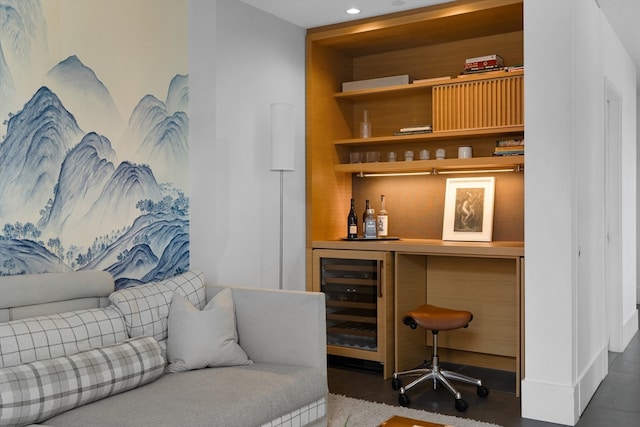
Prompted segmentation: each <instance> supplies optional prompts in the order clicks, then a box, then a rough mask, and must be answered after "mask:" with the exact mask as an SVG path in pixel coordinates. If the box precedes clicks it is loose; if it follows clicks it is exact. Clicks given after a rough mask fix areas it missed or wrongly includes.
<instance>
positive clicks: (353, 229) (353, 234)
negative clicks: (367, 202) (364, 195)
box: [347, 199, 358, 240]
mask: <svg viewBox="0 0 640 427" xmlns="http://www.w3.org/2000/svg"><path fill="white" fill-rule="evenodd" d="M357 238H358V216H357V215H356V202H355V200H353V199H351V210H349V216H348V217H347V239H349V240H355V239H357Z"/></svg>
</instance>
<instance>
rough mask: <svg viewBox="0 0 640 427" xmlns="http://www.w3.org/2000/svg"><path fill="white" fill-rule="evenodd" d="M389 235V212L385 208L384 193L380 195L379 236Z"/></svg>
mask: <svg viewBox="0 0 640 427" xmlns="http://www.w3.org/2000/svg"><path fill="white" fill-rule="evenodd" d="M388 235H389V214H388V213H387V210H386V209H385V208H384V194H383V195H381V196H380V213H379V214H378V237H387V236H388Z"/></svg>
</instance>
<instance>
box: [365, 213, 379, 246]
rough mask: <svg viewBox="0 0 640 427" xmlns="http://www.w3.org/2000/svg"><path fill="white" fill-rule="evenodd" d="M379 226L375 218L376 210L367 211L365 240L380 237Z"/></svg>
mask: <svg viewBox="0 0 640 427" xmlns="http://www.w3.org/2000/svg"><path fill="white" fill-rule="evenodd" d="M377 228H378V225H377V224H376V218H375V209H371V208H369V209H367V212H366V216H365V219H364V232H363V235H364V238H365V239H375V238H376V237H378V230H377Z"/></svg>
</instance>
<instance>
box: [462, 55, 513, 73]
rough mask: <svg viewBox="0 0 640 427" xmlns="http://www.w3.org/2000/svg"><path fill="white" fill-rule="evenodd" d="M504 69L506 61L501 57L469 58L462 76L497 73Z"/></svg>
mask: <svg viewBox="0 0 640 427" xmlns="http://www.w3.org/2000/svg"><path fill="white" fill-rule="evenodd" d="M503 68H504V59H502V57H501V56H500V55H486V56H478V57H476V58H467V59H466V60H465V62H464V71H463V72H462V74H473V73H485V72H487V71H497V70H501V69H503Z"/></svg>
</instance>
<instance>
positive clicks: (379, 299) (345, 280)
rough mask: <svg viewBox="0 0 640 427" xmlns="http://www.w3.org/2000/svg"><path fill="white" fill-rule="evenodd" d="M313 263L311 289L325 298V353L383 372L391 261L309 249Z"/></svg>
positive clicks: (388, 340) (388, 349)
mask: <svg viewBox="0 0 640 427" xmlns="http://www.w3.org/2000/svg"><path fill="white" fill-rule="evenodd" d="M314 264H315V267H316V271H317V274H316V275H315V276H316V280H315V282H316V285H315V286H314V290H317V291H320V292H323V293H324V294H325V301H326V311H327V352H328V353H329V354H334V355H339V356H347V357H353V358H357V359H364V360H373V361H379V362H381V363H383V364H385V367H386V366H387V365H388V364H389V363H390V360H389V357H391V355H392V350H393V339H392V338H393V335H392V329H393V328H392V319H393V313H392V287H391V286H390V284H391V281H392V276H391V275H390V274H391V271H392V269H391V267H392V265H391V256H390V255H389V254H388V253H386V252H370V251H340V250H338V251H332V250H314ZM392 365H393V364H392V363H391V364H390V365H389V366H390V367H392Z"/></svg>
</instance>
